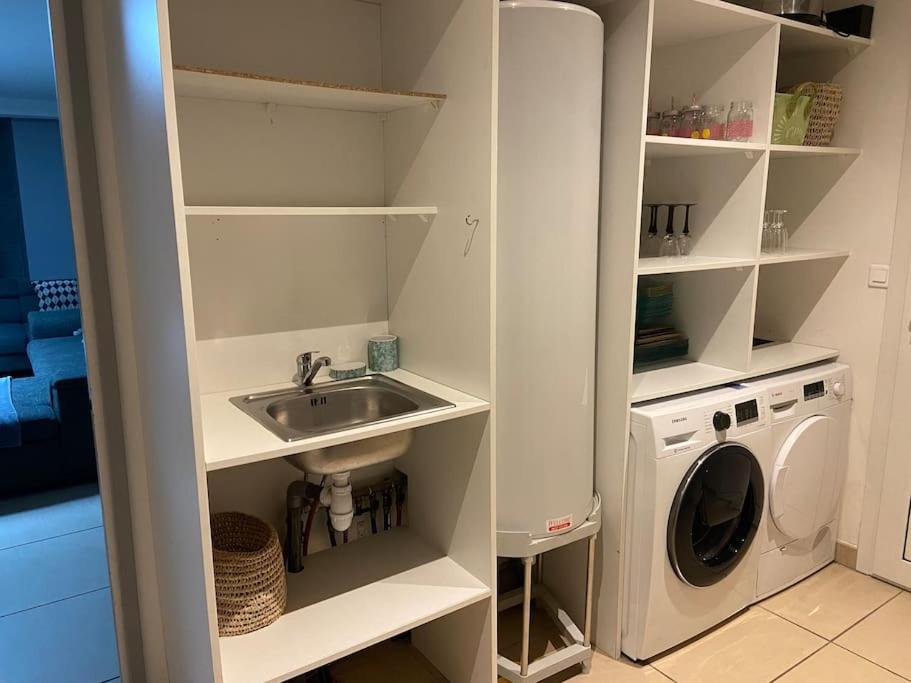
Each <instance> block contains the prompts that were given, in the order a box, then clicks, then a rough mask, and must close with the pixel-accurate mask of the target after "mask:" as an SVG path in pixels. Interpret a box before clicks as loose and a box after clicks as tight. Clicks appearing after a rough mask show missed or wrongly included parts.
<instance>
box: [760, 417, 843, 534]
mask: <svg viewBox="0 0 911 683" xmlns="http://www.w3.org/2000/svg"><path fill="white" fill-rule="evenodd" d="M837 438H838V436H837V430H836V424H835V420H833V419H832V418H831V417H826V416H824V415H814V416H813V417H810V418H807V419H806V420H804V421H803V422H801V423H799V424H798V425H797V426H796V427H795V428H794V429H793V431H791V433H790V434H789V435H788V438H787V439H785V441H784V443H783V444H782V445H781V449H780V450H779V451H778V455H777V457H776V459H775V466H774V467H773V469H772V480H771V482H770V484H769V510H770V512H771V516H772V522H773V523H774V524H775V526H776V527H778V530H779V531H781V533H783V534H784V535H785V536H787V537H788V538H791V539H795V540H796V539H803V538H810V537H811V536H813V535H814V534H815V533H816V532H817V531H818V530H819V529H820V528H821V527H823V526H824V525H825V524H827V523H829V522H831V521H832V518H833V517H834V515H835V508H836V505H837V504H838V490H837V489H838V479H839V477H838V470H839V457H840V453H841V450H840V448H839V444H838V443H837Z"/></svg>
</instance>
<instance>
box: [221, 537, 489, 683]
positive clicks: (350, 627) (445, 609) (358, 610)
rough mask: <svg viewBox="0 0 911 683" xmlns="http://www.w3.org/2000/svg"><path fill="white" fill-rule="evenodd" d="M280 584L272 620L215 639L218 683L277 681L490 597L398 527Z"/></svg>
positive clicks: (308, 562)
mask: <svg viewBox="0 0 911 683" xmlns="http://www.w3.org/2000/svg"><path fill="white" fill-rule="evenodd" d="M287 577H288V606H287V609H286V612H285V614H284V615H283V616H282V617H280V618H279V619H278V621H276V622H274V623H273V624H270V625H269V626H266V627H265V628H263V629H260V630H258V631H254V632H252V633H248V634H245V635H242V636H233V637H225V638H221V639H220V649H221V663H222V673H223V676H224V683H259V682H264V681H270V682H271V681H284V680H287V679H288V678H291V677H293V676H296V675H298V674H301V673H304V672H306V671H310V670H312V669H315V668H317V667H319V666H322V665H323V664H327V663H329V662H332V661H334V660H336V659H338V658H340V657H344V656H345V655H348V654H351V653H352V652H356V651H357V650H360V649H363V648H365V647H368V646H370V645H374V644H376V643H378V642H380V641H382V640H386V639H387V638H390V637H392V636H394V635H397V634H399V633H402V632H404V631H407V630H409V629H412V628H415V627H417V626H420V625H421V624H426V623H427V622H429V621H432V620H434V619H437V618H439V617H442V616H445V615H447V614H451V613H452V612H455V611H456V610H459V609H461V608H463V607H467V606H468V605H472V604H474V603H476V602H479V601H481V600H484V599H487V598H488V597H489V596H490V594H491V591H490V588H489V587H487V586H485V585H484V584H483V583H482V582H481V581H479V580H478V579H476V578H475V577H474V576H473V575H472V574H470V573H469V572H467V571H466V570H465V569H463V568H462V567H461V566H460V565H459V564H458V563H456V562H455V561H454V560H452V559H451V558H449V557H447V556H446V555H444V554H442V553H440V552H439V551H437V550H435V549H433V548H432V547H430V546H429V545H427V544H425V543H424V542H423V541H421V540H420V539H419V538H418V537H417V535H416V534H414V533H412V532H410V531H409V530H408V529H404V528H403V529H395V530H393V531H391V532H386V533H383V534H379V535H377V536H371V537H368V538H365V539H362V540H359V541H358V542H357V543H350V544H347V545H341V546H339V547H338V548H334V549H332V550H327V551H324V552H321V553H316V554H315V555H312V556H310V557H307V558H305V560H304V569H303V571H302V572H300V573H298V574H288V575H287Z"/></svg>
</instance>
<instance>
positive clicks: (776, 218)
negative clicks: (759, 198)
mask: <svg viewBox="0 0 911 683" xmlns="http://www.w3.org/2000/svg"><path fill="white" fill-rule="evenodd" d="M786 213H787V210H786V209H769V210H767V211H766V212H765V221H764V222H763V226H762V252H763V253H764V254H783V253H785V252H786V251H787V250H788V231H787V229H786V228H785V227H784V215H785V214H786Z"/></svg>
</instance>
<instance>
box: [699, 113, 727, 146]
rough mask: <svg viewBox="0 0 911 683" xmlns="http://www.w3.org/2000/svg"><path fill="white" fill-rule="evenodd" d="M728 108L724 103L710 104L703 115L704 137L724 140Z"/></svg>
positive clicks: (705, 138) (704, 138)
mask: <svg viewBox="0 0 911 683" xmlns="http://www.w3.org/2000/svg"><path fill="white" fill-rule="evenodd" d="M726 120H727V116H726V109H725V106H724V105H723V104H710V105H709V106H707V107H706V108H705V114H704V115H703V117H702V139H703V140H724V128H725V121H726Z"/></svg>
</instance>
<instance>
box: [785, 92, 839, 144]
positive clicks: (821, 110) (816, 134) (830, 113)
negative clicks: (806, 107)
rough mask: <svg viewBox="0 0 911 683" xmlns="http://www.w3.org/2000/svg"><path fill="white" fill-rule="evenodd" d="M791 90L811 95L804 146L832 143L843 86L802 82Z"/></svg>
mask: <svg viewBox="0 0 911 683" xmlns="http://www.w3.org/2000/svg"><path fill="white" fill-rule="evenodd" d="M792 92H794V93H799V94H812V96H813V104H812V105H811V106H810V122H809V125H808V126H807V136H806V137H805V138H804V140H803V144H804V146H805V147H828V146H829V145H830V144H832V136H833V135H834V134H835V126H836V125H837V124H838V117H839V115H840V114H841V103H842V100H843V99H844V88H842V87H841V86H840V85H836V84H835V83H803V84H801V85H798V86H797V87H795V88H794V89H793V90H792Z"/></svg>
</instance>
